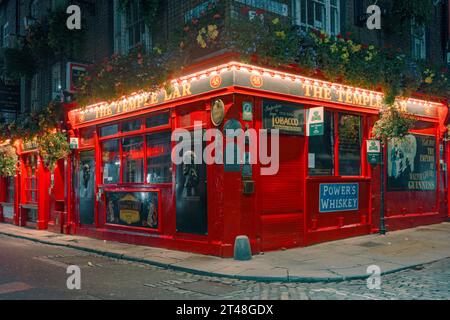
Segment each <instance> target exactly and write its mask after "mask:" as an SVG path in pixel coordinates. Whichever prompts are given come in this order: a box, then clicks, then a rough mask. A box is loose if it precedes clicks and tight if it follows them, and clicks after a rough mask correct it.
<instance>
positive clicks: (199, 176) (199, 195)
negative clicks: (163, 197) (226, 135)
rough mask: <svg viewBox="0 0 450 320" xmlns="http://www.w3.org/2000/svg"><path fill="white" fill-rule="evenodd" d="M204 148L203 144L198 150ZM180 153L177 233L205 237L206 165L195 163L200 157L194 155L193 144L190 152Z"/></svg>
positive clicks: (206, 218) (177, 171)
mask: <svg viewBox="0 0 450 320" xmlns="http://www.w3.org/2000/svg"><path fill="white" fill-rule="evenodd" d="M204 148H205V145H204V144H203V147H202V148H199V149H200V150H203V149H204ZM187 149H189V148H187ZM182 152H183V162H182V163H181V164H179V165H177V169H176V206H177V216H176V218H177V231H178V232H183V233H190V234H200V235H205V234H207V233H208V215H207V207H206V164H205V162H204V161H201V164H199V163H198V162H199V161H196V160H197V158H199V157H200V159H201V158H202V155H201V154H196V152H195V148H194V143H192V146H191V149H190V150H183V151H182ZM202 152H203V151H202Z"/></svg>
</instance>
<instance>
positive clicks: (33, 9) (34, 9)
mask: <svg viewBox="0 0 450 320" xmlns="http://www.w3.org/2000/svg"><path fill="white" fill-rule="evenodd" d="M39 2H40V0H33V1H32V2H31V6H30V15H31V17H32V18H34V19H38V18H39V7H40V3H39Z"/></svg>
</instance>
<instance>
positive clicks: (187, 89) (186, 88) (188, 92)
mask: <svg viewBox="0 0 450 320" xmlns="http://www.w3.org/2000/svg"><path fill="white" fill-rule="evenodd" d="M191 94H192V92H191V84H190V83H183V97H185V96H190V95H191Z"/></svg>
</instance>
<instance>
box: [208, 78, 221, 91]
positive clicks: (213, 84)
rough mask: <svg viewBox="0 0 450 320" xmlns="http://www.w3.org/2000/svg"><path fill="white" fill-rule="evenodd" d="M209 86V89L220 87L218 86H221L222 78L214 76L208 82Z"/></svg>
mask: <svg viewBox="0 0 450 320" xmlns="http://www.w3.org/2000/svg"><path fill="white" fill-rule="evenodd" d="M209 84H210V86H211V88H214V89H215V88H218V87H220V85H221V84H222V77H221V76H219V75H215V76H213V77H212V78H211V80H210V81H209Z"/></svg>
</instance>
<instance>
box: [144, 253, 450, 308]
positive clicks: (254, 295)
mask: <svg viewBox="0 0 450 320" xmlns="http://www.w3.org/2000/svg"><path fill="white" fill-rule="evenodd" d="M199 282H208V283H214V284H215V285H217V286H218V285H220V284H224V285H228V286H233V287H235V288H236V290H235V291H233V292H231V293H229V294H221V295H219V296H211V295H210V294H206V295H205V294H199V293H198V292H195V291H191V290H183V291H182V293H183V294H185V295H186V298H188V299H191V298H192V299H197V298H201V299H242V300H267V299H270V300H273V299H275V300H329V299H331V300H411V299H419V300H435V299H445V300H447V299H450V259H446V260H442V261H439V262H436V263H433V264H429V265H426V266H422V267H420V268H416V269H413V270H405V271H401V272H397V273H394V274H389V275H385V276H382V277H381V286H380V287H381V288H380V289H372V290H370V289H368V288H367V281H366V280H356V281H345V282H339V283H311V284H305V283H262V282H255V281H242V280H233V279H221V278H213V277H199V276H195V275H190V274H184V275H183V276H182V277H180V278H179V279H178V282H177V283H176V284H174V283H166V282H161V283H154V284H152V286H154V287H158V288H160V289H162V290H174V291H176V292H179V291H178V290H180V289H179V288H180V286H182V284H186V283H199Z"/></svg>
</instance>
